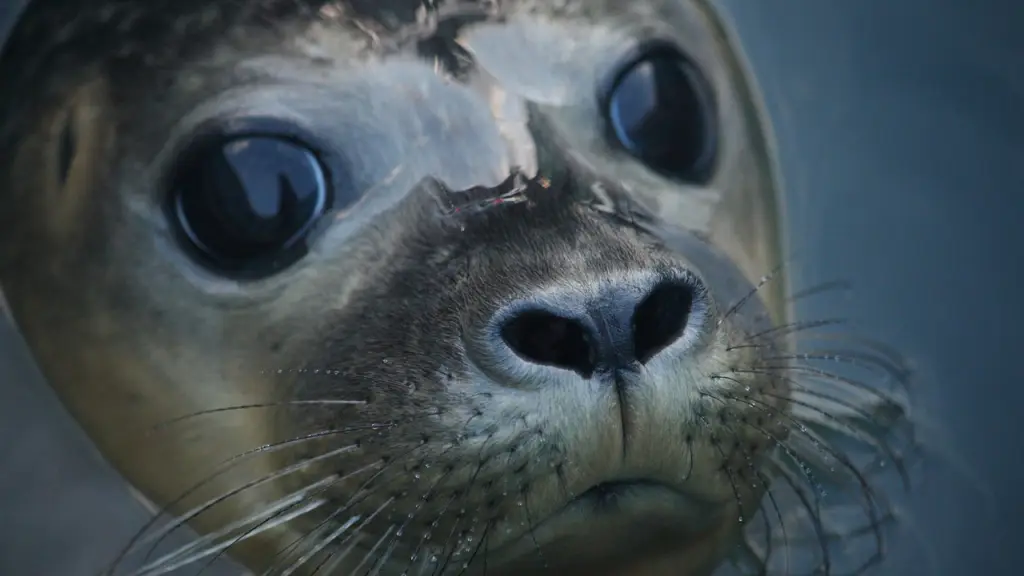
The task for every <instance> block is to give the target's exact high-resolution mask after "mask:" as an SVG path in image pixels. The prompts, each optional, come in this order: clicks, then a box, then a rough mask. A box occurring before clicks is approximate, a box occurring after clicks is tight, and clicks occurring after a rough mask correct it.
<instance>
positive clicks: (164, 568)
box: [132, 501, 323, 576]
mask: <svg viewBox="0 0 1024 576" xmlns="http://www.w3.org/2000/svg"><path fill="white" fill-rule="evenodd" d="M322 505H323V502H319V501H314V502H310V503H309V504H307V505H305V506H303V507H302V508H300V509H298V510H296V511H294V512H291V513H289V514H287V515H285V516H282V517H280V518H278V519H277V520H276V521H274V522H272V523H268V524H266V525H264V526H263V527H261V528H260V529H259V530H258V531H254V532H252V533H251V534H249V537H252V536H255V535H257V534H261V533H263V532H266V531H267V530H272V529H274V528H277V527H278V526H281V525H283V524H286V523H288V522H291V521H292V520H294V519H296V518H298V517H300V516H302V515H304V514H308V513H309V512H311V511H313V510H315V509H317V508H319V507H320V506H322ZM235 544H237V541H235V540H231V541H227V542H222V543H220V544H217V545H216V546H213V547H211V548H209V549H206V550H203V551H200V552H196V553H195V554H192V555H190V556H186V557H183V558H180V559H178V560H177V561H175V562H172V563H169V564H165V565H159V564H149V565H147V566H146V567H144V568H142V569H140V570H138V571H135V572H133V573H132V575H133V576H158V575H159V574H167V573H169V572H172V571H174V570H177V569H178V568H181V567H183V566H188V565H189V564H192V563H194V562H197V561H199V560H202V559H203V558H206V557H208V556H210V555H212V554H216V553H218V552H221V551H223V550H226V549H228V548H230V547H231V546H234V545H235Z"/></svg>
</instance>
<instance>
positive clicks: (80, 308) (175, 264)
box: [0, 0, 905, 575]
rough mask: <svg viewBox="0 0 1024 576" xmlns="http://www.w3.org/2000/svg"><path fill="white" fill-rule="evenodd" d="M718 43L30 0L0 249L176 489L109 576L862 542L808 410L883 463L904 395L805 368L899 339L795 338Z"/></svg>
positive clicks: (878, 510)
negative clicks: (175, 542) (837, 516)
mask: <svg viewBox="0 0 1024 576" xmlns="http://www.w3.org/2000/svg"><path fill="white" fill-rule="evenodd" d="M734 50H735V49H734V47H733V46H732V45H731V43H730V41H729V39H728V35H727V34H726V33H725V32H724V29H723V28H722V27H721V26H720V25H719V23H718V21H717V20H716V19H715V17H714V15H713V12H711V11H710V10H709V9H708V7H707V6H705V5H703V4H699V3H696V2H692V1H690V0H647V1H645V2H642V3H619V2H611V1H602V0H592V1H588V2H543V1H528V0H518V1H514V0H506V1H503V2H483V1H481V2H456V1H454V0H450V1H448V2H420V1H418V0H417V1H415V2H412V1H397V0H396V1H377V2H368V1H358V0H350V1H347V2H328V1H317V0H288V1H275V0H232V1H228V0H206V1H202V2H200V1H191V0H177V1H175V2H170V1H159V0H146V1H145V2H143V1H141V0H139V1H134V0H111V1H107V2H101V3H95V2H57V1H56V0H53V1H50V0H37V2H36V3H35V4H33V5H32V7H30V8H29V10H28V12H27V13H26V15H25V16H24V18H23V21H22V22H21V23H20V24H19V26H18V27H17V28H16V30H15V31H14V34H13V36H12V38H11V40H10V41H9V42H8V45H7V46H6V48H5V51H4V53H3V57H2V60H0V77H2V78H3V83H4V85H5V86H19V89H18V90H17V91H11V93H10V94H7V93H5V94H3V95H2V96H0V98H2V102H3V118H2V123H0V186H2V199H3V202H4V206H5V209H4V210H2V211H0V240H2V245H3V248H2V252H0V281H2V284H3V287H4V291H5V295H6V298H7V300H8V302H9V306H10V310H11V313H12V315H13V317H14V318H15V320H16V321H17V323H18V324H19V326H20V328H21V330H22V331H23V333H24V335H25V337H26V339H27V340H28V342H29V343H30V345H31V347H32V349H33V351H34V354H35V355H36V357H37V359H38V360H39V362H40V364H41V366H42V368H43V370H44V373H45V374H46V375H47V377H48V379H49V380H50V381H51V382H52V384H53V386H54V387H55V388H56V390H57V391H58V393H59V394H60V396H61V398H62V400H63V401H64V403H65V404H66V405H67V406H68V408H69V409H70V410H71V411H72V413H73V414H74V415H75V416H76V418H77V419H78V421H79V422H80V423H81V424H82V426H83V427H84V428H85V430H86V431H87V432H88V433H89V435H90V436H91V438H92V439H93V440H94V441H95V443H96V444H97V446H99V447H100V449H101V450H102V451H103V453H104V454H105V455H106V457H107V458H108V459H109V460H110V461H111V462H112V463H113V464H114V465H115V466H116V467H117V468H118V469H119V470H120V471H121V473H122V474H123V475H124V476H125V477H126V478H127V480H128V481H129V482H131V483H132V484H133V485H134V486H135V487H136V488H137V489H139V490H140V491H141V492H142V493H143V494H145V496H146V497H147V498H148V499H150V500H152V501H153V502H154V503H155V504H156V505H157V506H158V507H159V508H160V509H161V510H165V511H167V512H169V513H171V514H173V515H174V516H175V517H176V519H175V520H173V521H171V522H170V523H169V524H167V525H166V526H164V527H162V528H155V527H154V528H153V529H154V530H155V535H151V536H149V537H148V538H141V539H139V540H137V541H135V542H132V543H131V544H130V545H129V546H128V549H126V556H130V555H132V554H135V553H137V552H141V553H145V551H146V550H147V544H146V543H147V542H153V541H154V540H159V539H160V537H161V536H162V535H163V534H166V533H167V532H169V531H170V530H173V529H176V528H178V527H180V526H182V525H184V524H186V523H187V524H189V525H191V526H192V527H194V528H196V529H197V530H198V531H199V532H200V534H201V536H200V538H199V540H197V541H196V543H194V544H193V545H191V546H189V547H186V548H183V549H180V550H177V551H175V552H173V553H171V554H169V555H167V556H164V557H162V558H155V559H152V558H151V559H149V560H150V561H149V562H148V563H147V564H145V565H144V566H143V567H142V568H139V569H138V570H136V571H134V572H131V573H133V574H139V575H142V574H162V573H165V572H168V571H170V570H173V569H175V568H176V567H179V566H184V565H189V564H192V563H201V562H206V561H209V559H210V558H213V557H216V556H217V555H219V554H221V553H224V552H225V551H226V552H228V553H230V554H231V555H232V556H234V557H235V558H237V559H239V560H240V561H242V562H243V563H245V564H246V565H247V566H248V567H250V568H251V569H252V570H253V571H254V572H255V573H260V574H312V573H320V574H323V573H328V574H363V573H367V574H407V573H423V574H425V573H431V574H459V573H474V574H476V573H479V574H484V573H487V574H524V573H530V574H534V573H536V574H547V573H550V574H631V575H632V574H673V575H676V574H707V573H710V572H711V571H713V570H714V569H715V568H716V567H718V566H720V565H722V564H723V563H725V562H727V561H732V562H734V563H735V564H736V565H737V566H741V567H750V566H754V569H755V570H756V572H757V573H763V572H765V571H769V570H771V571H778V572H782V573H790V570H791V569H793V568H794V567H796V566H798V565H799V563H800V562H805V563H808V565H809V566H810V567H811V568H813V569H815V570H817V571H818V572H819V573H831V572H832V571H833V570H836V569H837V566H838V565H839V563H838V561H837V560H836V557H835V556H833V555H832V553H831V552H830V548H829V545H828V540H830V539H831V538H834V537H843V536H845V535H846V534H853V533H864V534H869V535H871V536H873V537H876V538H878V539H880V538H881V536H880V532H879V526H880V525H881V523H882V522H883V520H884V519H885V516H886V513H887V510H888V509H887V508H886V507H885V505H884V504H883V503H880V500H879V498H878V496H879V495H878V494H877V493H876V490H875V488H874V485H873V484H872V483H871V481H870V480H869V472H868V471H867V470H866V469H865V468H864V465H863V463H862V462H860V461H858V460H857V459H856V458H854V457H853V456H852V454H853V452H848V451H847V450H846V449H845V448H843V447H842V446H843V444H842V442H854V443H857V444H858V446H860V447H861V448H866V450H864V451H862V453H867V454H868V455H869V456H870V458H869V460H868V462H869V464H871V463H873V462H875V461H877V460H879V459H888V460H889V461H893V462H895V463H896V467H897V468H899V467H900V466H901V462H902V454H900V453H898V452H897V451H896V450H895V449H893V447H892V446H893V444H892V441H891V440H890V439H889V433H890V432H892V429H893V428H894V427H895V426H896V424H898V423H905V418H904V411H903V405H902V403H901V399H900V397H899V396H898V395H897V394H896V393H895V392H889V391H886V390H881V389H876V388H874V387H872V386H869V385H868V384H866V383H865V382H864V381H863V379H860V378H858V377H855V376H846V375H842V374H839V373H837V372H835V371H834V367H835V366H837V365H840V364H848V365H852V366H854V367H860V368H865V369H867V370H869V371H874V372H876V373H880V374H882V375H884V376H887V377H889V378H892V379H894V380H899V381H901V380H902V378H903V377H904V373H903V369H902V368H901V367H900V366H899V365H898V364H897V363H896V361H895V360H891V359H889V358H888V356H886V355H885V354H884V353H883V352H882V351H879V350H876V349H873V348H871V349H867V350H862V351H846V350H845V349H839V350H836V349H831V350H826V351H821V350H819V351H817V352H801V353H800V354H797V353H796V352H795V347H794V339H793V337H794V335H796V334H798V333H800V334H802V333H804V332H806V331H807V330H809V329H812V328H821V327H823V326H827V325H828V322H818V323H814V322H793V321H791V320H790V312H789V307H788V303H787V301H786V299H785V298H784V295H785V292H786V287H785V283H784V282H783V279H784V275H782V274H780V273H778V272H777V271H776V272H772V271H773V270H777V268H778V267H779V265H780V262H781V257H780V253H781V249H780V240H779V227H780V219H781V215H780V213H779V211H778V209H777V207H776V202H777V192H776V190H775V181H776V178H775V177H774V175H773V174H772V173H771V162H770V157H769V151H768V143H767V136H766V133H767V126H766V124H765V123H764V121H763V120H762V119H761V116H760V114H759V111H758V107H757V105H756V96H755V95H754V93H753V92H752V90H751V88H750V87H749V85H748V84H747V81H746V79H745V76H744V74H743V73H742V68H741V66H740V59H739V57H738V55H737V54H736V53H735V51H734ZM815 361H819V363H820V362H824V363H825V367H824V368H822V367H820V366H816V365H815ZM823 482H830V483H834V484H836V485H838V486H840V487H843V488H846V489H847V490H846V493H848V494H849V495H851V498H852V499H851V500H850V502H852V503H853V504H850V503H849V502H845V503H844V502H843V501H841V500H837V502H838V503H837V504H836V507H837V508H843V509H844V510H845V511H846V512H847V513H848V512H849V511H850V509H851V506H852V507H853V509H855V510H857V511H860V512H861V513H862V516H863V517H864V518H865V522H864V524H863V525H853V524H852V523H851V522H849V521H845V523H844V524H841V525H836V526H834V525H832V524H831V523H830V522H829V521H828V512H829V506H828V504H825V503H823V502H822V496H823V490H822V489H821V485H822V483H823ZM782 492H785V494H786V495H788V496H789V497H788V499H787V498H786V497H785V495H783V494H782ZM844 504H845V506H844ZM754 518H760V519H761V520H758V521H757V522H758V523H760V522H761V521H763V526H764V528H763V529H761V528H758V527H755V526H752V524H754V523H753V522H752V521H751V519H754ZM758 526H761V524H758ZM801 526H802V527H803V528H802V529H803V530H804V532H801V531H800V527H801ZM758 531H760V533H759V535H760V537H761V538H762V539H761V540H758V539H757V538H755V537H754V535H755V533H758ZM844 531H845V532H844ZM801 542H802V543H801ZM878 543H880V540H878ZM797 549H799V550H800V551H801V553H803V552H805V551H810V552H811V554H810V555H809V556H811V557H812V558H809V559H808V558H807V556H808V555H807V554H803V556H800V555H799V554H797V553H796V552H795V550H797ZM123 560H125V557H122V558H119V559H118V560H117V561H116V562H115V563H114V565H113V566H112V570H113V571H116V570H119V569H121V568H123V567H124V566H125V564H124V563H123V562H122V561H123Z"/></svg>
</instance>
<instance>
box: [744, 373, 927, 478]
mask: <svg viewBox="0 0 1024 576" xmlns="http://www.w3.org/2000/svg"><path fill="white" fill-rule="evenodd" d="M762 394H764V395H765V396H770V397H773V398H783V396H782V395H777V394H772V393H770V392H766V391H765V392H762ZM788 400H789V401H790V402H792V403H794V404H797V405H800V406H804V407H805V408H807V409H809V410H813V411H814V412H816V413H818V414H820V415H821V416H823V417H824V418H825V420H826V421H827V422H831V423H832V424H833V425H834V427H831V429H832V430H835V431H837V432H842V433H845V434H846V435H847V437H852V438H854V439H856V440H860V441H861V442H864V443H865V444H868V445H869V446H871V447H872V448H874V449H875V450H878V451H879V452H882V453H883V454H884V455H885V457H886V458H887V459H888V460H889V461H890V462H892V464H893V465H894V466H895V467H896V470H897V471H898V472H899V475H900V477H901V478H902V480H903V485H904V488H905V489H907V490H909V489H910V475H909V473H908V471H907V469H906V467H905V465H904V461H903V458H901V457H900V456H898V455H897V454H896V453H895V452H894V451H893V450H892V447H891V446H889V444H888V443H887V442H885V441H884V440H883V439H881V438H879V437H877V436H876V435H874V434H872V433H870V432H869V431H866V430H862V429H859V428H857V427H855V426H851V425H849V424H847V423H846V422H843V421H842V420H840V419H838V418H836V417H835V416H833V415H832V414H830V413H829V412H827V411H826V410H823V409H821V408H819V407H817V406H814V405H812V404H810V403H807V402H802V401H800V400H798V399H796V398H788Z"/></svg>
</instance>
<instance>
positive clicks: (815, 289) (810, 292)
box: [788, 280, 853, 302]
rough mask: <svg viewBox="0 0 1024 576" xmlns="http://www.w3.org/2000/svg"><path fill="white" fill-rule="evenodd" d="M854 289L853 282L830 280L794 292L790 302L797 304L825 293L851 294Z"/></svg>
mask: <svg viewBox="0 0 1024 576" xmlns="http://www.w3.org/2000/svg"><path fill="white" fill-rule="evenodd" d="M852 289H853V283H852V282H849V281H847V280H830V281H827V282H822V283H820V284H816V285H814V286H809V287H807V288H804V289H803V290H799V291H796V292H793V293H792V294H790V296H789V298H788V300H789V301H790V302H796V301H797V300H802V299H804V298H809V297H811V296H817V295H818V294H824V293H825V292H830V291H839V292H849V291H850V290H852Z"/></svg>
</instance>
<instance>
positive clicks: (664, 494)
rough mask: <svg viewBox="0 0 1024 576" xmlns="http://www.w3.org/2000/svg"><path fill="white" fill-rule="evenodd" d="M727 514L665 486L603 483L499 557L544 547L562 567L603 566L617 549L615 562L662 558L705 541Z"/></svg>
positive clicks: (514, 542)
mask: <svg viewBox="0 0 1024 576" xmlns="http://www.w3.org/2000/svg"><path fill="white" fill-rule="evenodd" d="M721 512H722V510H721V507H720V506H719V505H715V504H711V503H708V502H705V501H700V500H698V499H696V498H694V497H693V496H691V495H688V494H687V493H685V492H683V491H682V490H680V489H679V488H678V487H674V486H671V485H668V484H665V483H662V482H657V481H654V480H648V479H631V480H616V481H608V482H602V483H599V484H596V485H594V486H592V487H591V488H589V489H587V490H586V491H585V492H583V493H581V494H578V495H576V496H575V497H574V498H572V499H571V500H570V501H569V502H567V503H566V504H565V505H564V506H562V507H561V508H559V509H557V510H556V511H554V512H553V513H552V514H551V515H550V516H548V517H547V518H545V519H543V520H540V521H539V522H538V523H537V524H535V525H534V526H533V528H532V530H531V531H530V532H529V533H527V534H523V535H521V536H519V537H516V538H514V539H513V540H511V541H509V542H508V543H507V544H506V545H505V546H502V547H501V548H502V550H501V551H500V552H499V556H504V557H505V558H507V559H509V560H511V561H513V562H515V559H516V558H519V559H521V560H522V559H524V557H526V556H529V555H532V554H536V551H537V548H538V547H540V548H543V549H544V556H545V560H546V561H550V562H554V563H556V564H559V563H560V562H559V561H558V557H564V558H563V560H564V561H568V562H570V563H577V562H580V561H581V559H583V558H589V559H590V561H593V562H597V563H600V562H601V561H603V560H602V559H601V558H602V557H603V556H605V554H606V553H607V554H611V551H613V550H614V551H617V552H615V554H614V556H615V557H618V556H620V555H621V554H623V553H626V554H628V555H630V556H632V555H636V554H646V553H657V550H658V549H661V548H663V547H665V546H669V547H672V548H679V547H680V546H681V545H685V543H686V542H690V541H693V540H696V539H699V538H700V537H701V535H702V534H704V533H705V532H707V531H709V530H712V529H714V527H715V526H716V525H717V524H718V523H719V522H720V520H721V517H722V514H721ZM602 542H606V543H607V545H604V544H602ZM624 543H625V545H624ZM623 551H626V552H623ZM570 559H571V560H570ZM607 560H608V561H615V558H613V557H611V556H609V557H608V558H607Z"/></svg>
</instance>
